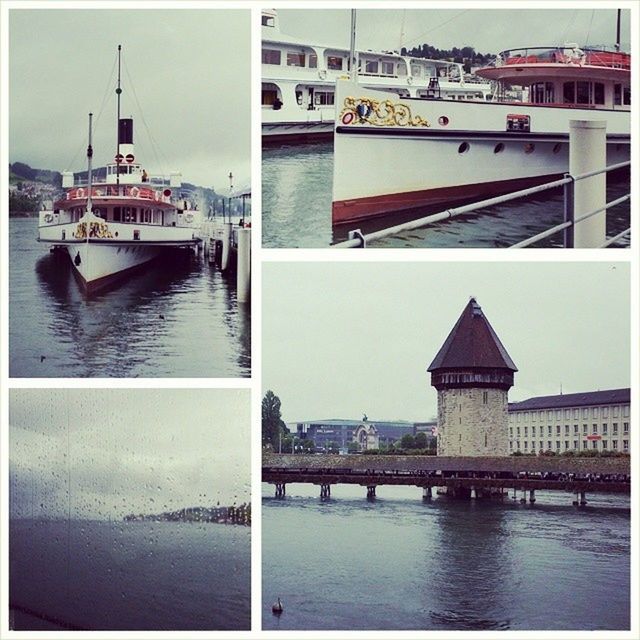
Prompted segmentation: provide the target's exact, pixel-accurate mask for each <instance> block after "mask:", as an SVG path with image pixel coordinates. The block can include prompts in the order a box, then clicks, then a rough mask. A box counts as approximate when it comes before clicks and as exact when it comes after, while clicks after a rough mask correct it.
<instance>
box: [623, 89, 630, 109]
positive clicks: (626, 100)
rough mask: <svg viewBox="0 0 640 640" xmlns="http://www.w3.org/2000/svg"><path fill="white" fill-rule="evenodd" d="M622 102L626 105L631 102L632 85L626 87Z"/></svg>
mask: <svg viewBox="0 0 640 640" xmlns="http://www.w3.org/2000/svg"><path fill="white" fill-rule="evenodd" d="M622 98H623V100H622V102H623V103H624V104H626V105H630V104H631V87H625V88H624V89H623V91H622Z"/></svg>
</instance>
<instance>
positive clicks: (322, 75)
mask: <svg viewBox="0 0 640 640" xmlns="http://www.w3.org/2000/svg"><path fill="white" fill-rule="evenodd" d="M326 77H327V70H326V69H320V71H318V78H320V80H324V79H325V78H326Z"/></svg>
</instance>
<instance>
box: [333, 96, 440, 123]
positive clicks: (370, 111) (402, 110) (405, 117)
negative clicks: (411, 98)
mask: <svg viewBox="0 0 640 640" xmlns="http://www.w3.org/2000/svg"><path fill="white" fill-rule="evenodd" d="M340 122H342V123H343V124H351V123H352V122H366V123H367V124H371V125H374V126H376V127H396V126H397V127H430V126H431V123H430V122H429V121H428V120H427V119H426V118H423V117H422V116H414V115H412V113H411V107H409V106H407V105H406V104H403V103H401V102H392V101H391V100H375V99H374V98H354V97H353V96H347V97H346V98H345V99H344V108H343V109H342V112H341V113H340Z"/></svg>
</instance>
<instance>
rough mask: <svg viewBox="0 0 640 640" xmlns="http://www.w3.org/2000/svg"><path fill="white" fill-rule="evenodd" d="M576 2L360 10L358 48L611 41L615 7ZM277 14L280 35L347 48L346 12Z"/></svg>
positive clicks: (485, 49) (490, 47) (484, 48)
mask: <svg viewBox="0 0 640 640" xmlns="http://www.w3.org/2000/svg"><path fill="white" fill-rule="evenodd" d="M479 5H480V3H478V6H479ZM581 5H582V3H574V8H570V9H473V8H470V9H465V8H454V9H406V10H401V9H390V10H384V9H375V10H371V9H369V10H367V9H361V10H359V11H358V14H357V46H358V48H361V49H369V48H370V49H400V47H402V46H406V47H408V48H411V47H413V46H416V45H418V44H422V43H424V42H427V43H429V44H431V45H433V46H435V47H438V48H439V49H449V48H451V47H453V46H457V47H464V46H471V47H474V48H475V49H476V51H480V52H482V53H498V52H499V51H503V50H505V49H508V48H510V47H524V46H530V47H531V46H548V45H554V44H563V43H565V42H577V43H579V44H581V45H585V44H590V45H598V44H599V45H602V44H611V45H613V44H614V43H615V35H616V10H615V9H612V10H606V9H582V8H580V7H581ZM548 6H553V5H552V3H548ZM614 6H615V5H614ZM278 15H279V16H280V30H281V31H282V32H283V33H286V34H289V35H292V36H298V37H301V38H307V39H309V40H310V42H311V41H312V42H313V43H315V44H324V43H326V44H335V45H339V46H343V47H347V48H348V46H349V34H350V24H351V22H350V20H351V18H350V11H349V10H345V9H342V10H339V9H332V10H328V9H322V10H316V11H313V12H312V11H310V10H285V9H281V10H280V11H278ZM622 40H623V42H625V43H627V44H628V43H629V11H624V12H623V20H622Z"/></svg>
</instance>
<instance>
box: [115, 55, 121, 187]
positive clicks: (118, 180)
mask: <svg viewBox="0 0 640 640" xmlns="http://www.w3.org/2000/svg"><path fill="white" fill-rule="evenodd" d="M121 51H122V45H120V44H119V45H118V87H117V88H116V96H118V100H117V102H118V113H117V122H116V136H117V142H116V185H117V186H118V195H120V163H121V162H122V158H121V157H120V94H122V89H121V87H120V52H121Z"/></svg>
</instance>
